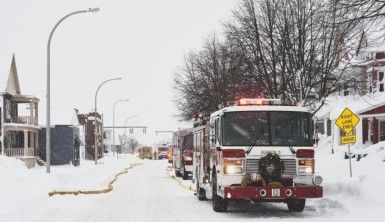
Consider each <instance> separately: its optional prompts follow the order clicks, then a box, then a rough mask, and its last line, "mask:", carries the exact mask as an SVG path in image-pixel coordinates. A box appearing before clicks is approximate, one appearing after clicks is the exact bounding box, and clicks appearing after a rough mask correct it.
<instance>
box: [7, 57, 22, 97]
mask: <svg viewBox="0 0 385 222" xmlns="http://www.w3.org/2000/svg"><path fill="white" fill-rule="evenodd" d="M5 92H7V93H9V94H11V95H20V93H21V92H20V84H19V77H18V75H17V69H16V61H15V54H13V56H12V63H11V68H10V69H9V76H8V81H7V88H6V89H5Z"/></svg>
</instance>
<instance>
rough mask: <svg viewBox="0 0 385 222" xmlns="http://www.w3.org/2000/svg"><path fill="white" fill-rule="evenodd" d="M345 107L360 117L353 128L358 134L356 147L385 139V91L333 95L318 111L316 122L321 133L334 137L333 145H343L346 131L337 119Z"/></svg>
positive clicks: (335, 146)
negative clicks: (339, 125) (338, 124)
mask: <svg viewBox="0 0 385 222" xmlns="http://www.w3.org/2000/svg"><path fill="white" fill-rule="evenodd" d="M345 107H347V108H349V109H350V110H351V111H352V112H354V113H355V114H356V115H357V116H358V117H359V118H360V121H359V122H358V124H357V126H356V127H355V130H354V131H353V133H354V134H355V135H356V138H357V142H356V143H355V144H354V146H355V147H356V148H358V149H360V148H365V147H367V146H370V145H373V144H376V143H378V142H381V141H385V93H376V94H367V95H364V96H359V95H350V96H330V97H329V98H327V102H326V104H325V105H324V106H323V107H322V108H321V109H320V111H319V112H317V113H316V114H315V122H316V126H317V127H316V128H317V131H318V133H320V134H324V135H326V136H330V137H331V149H333V148H334V149H335V148H338V147H339V146H341V145H343V144H342V143H341V137H342V136H344V132H342V130H340V128H338V126H337V125H336V124H335V122H336V120H337V118H338V117H339V115H340V114H341V112H342V111H343V109H345Z"/></svg>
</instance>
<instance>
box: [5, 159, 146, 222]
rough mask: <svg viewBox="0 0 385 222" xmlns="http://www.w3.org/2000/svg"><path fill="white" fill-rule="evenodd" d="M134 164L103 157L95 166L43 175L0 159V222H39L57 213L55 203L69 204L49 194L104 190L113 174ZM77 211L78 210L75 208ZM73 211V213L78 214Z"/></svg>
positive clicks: (65, 168) (56, 169)
mask: <svg viewBox="0 0 385 222" xmlns="http://www.w3.org/2000/svg"><path fill="white" fill-rule="evenodd" d="M134 162H139V160H138V159H137V158H136V157H135V156H133V155H120V156H119V159H116V158H114V157H112V156H106V157H105V158H103V159H101V160H100V161H99V164H98V165H95V164H94V162H93V161H82V162H81V165H80V166H79V167H74V166H72V165H64V166H52V167H51V174H46V173H45V167H40V166H38V167H35V168H32V169H27V168H26V167H25V165H24V163H22V162H21V161H20V160H17V159H15V158H10V157H5V156H0V177H1V183H0V190H1V192H0V221H23V220H25V219H27V218H28V221H41V220H42V219H43V218H45V217H46V216H47V215H45V214H46V213H45V212H57V210H59V209H60V206H57V205H55V203H56V202H57V201H56V200H55V199H66V198H67V199H68V200H64V202H63V200H62V201H61V202H60V203H61V204H63V203H65V204H66V205H67V204H68V205H71V204H72V203H71V198H68V197H65V196H57V197H56V196H54V197H49V196H48V192H49V191H53V190H86V189H102V188H105V187H106V185H107V183H108V181H109V180H111V179H112V177H113V175H114V174H116V173H118V172H119V171H121V170H122V169H123V168H125V167H127V166H128V165H129V164H130V163H134ZM72 198H74V197H73V196H72ZM76 198H80V199H83V200H84V201H85V203H86V202H87V199H90V196H84V195H79V196H78V197H76ZM92 198H94V197H91V199H92ZM86 205H87V204H85V205H84V206H86ZM79 207H82V206H77V207H76V208H79ZM56 208H57V209H56ZM76 208H74V210H79V209H76Z"/></svg>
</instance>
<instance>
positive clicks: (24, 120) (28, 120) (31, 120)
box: [12, 116, 37, 126]
mask: <svg viewBox="0 0 385 222" xmlns="http://www.w3.org/2000/svg"><path fill="white" fill-rule="evenodd" d="M12 123H20V124H30V125H35V126H37V119H36V118H35V117H33V116H16V117H14V118H12Z"/></svg>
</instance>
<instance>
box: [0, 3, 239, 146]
mask: <svg viewBox="0 0 385 222" xmlns="http://www.w3.org/2000/svg"><path fill="white" fill-rule="evenodd" d="M235 5H236V0H189V1H187V0H163V1H160V0H146V1H139V0H137V1H129V0H108V1H100V0H98V1H96V0H94V1H91V0H83V1H80V0H65V1H63V0H33V1H30V0H29V1H28V0H0V28H1V30H0V91H4V90H5V85H6V80H7V77H8V72H9V67H10V63H11V57H12V53H15V55H16V64H17V68H18V73H19V80H20V84H21V90H22V93H23V94H30V95H35V96H37V97H39V98H40V99H41V101H40V108H39V124H41V125H45V115H46V114H45V113H46V112H45V109H46V101H45V94H46V87H45V84H46V44H47V43H46V42H47V39H48V35H49V32H50V30H51V29H52V27H53V25H54V24H55V23H56V22H57V21H58V20H59V19H60V18H61V17H63V16H64V15H66V14H67V13H69V12H72V11H76V10H82V9H86V8H89V7H100V8H101V11H100V12H99V13H97V14H93V13H90V14H80V15H75V16H73V17H71V18H69V19H67V20H66V21H64V22H63V23H62V24H61V25H60V26H59V28H58V29H57V30H56V32H55V34H54V38H53V40H52V48H51V67H52V68H51V80H52V84H51V107H52V111H51V119H52V122H53V123H55V124H57V123H61V124H70V123H71V120H72V116H73V108H74V107H76V108H78V109H79V110H80V112H89V111H91V109H92V107H93V106H94V105H93V104H94V94H95V90H96V88H97V85H98V84H99V83H101V82H102V81H104V80H105V79H108V78H112V77H117V76H121V77H123V80H121V81H115V82H110V83H108V85H105V86H104V87H103V88H102V89H101V90H100V92H99V96H98V110H99V111H101V112H103V114H104V121H105V125H112V105H113V103H114V101H116V100H119V99H125V98H129V99H130V102H129V103H120V105H118V108H117V117H116V120H117V121H116V123H117V125H123V123H124V121H125V119H126V118H127V117H128V116H131V115H138V116H139V118H137V119H136V120H135V121H133V123H136V124H139V125H147V126H149V130H148V132H147V135H145V136H140V137H141V138H142V139H141V141H140V142H147V143H152V142H156V141H158V140H162V139H167V138H169V137H170V135H162V136H159V135H158V136H155V133H154V131H155V130H175V129H177V128H178V127H189V124H186V123H180V122H178V120H177V119H176V118H174V117H173V115H174V114H176V113H177V109H176V106H175V104H174V103H173V98H174V95H175V92H174V90H173V89H172V76H173V75H172V74H173V72H174V71H175V70H176V69H177V67H178V66H179V65H181V64H182V61H183V55H184V53H185V52H187V51H188V50H190V49H194V48H199V47H200V45H201V43H202V41H203V39H204V38H205V37H207V36H208V35H209V34H210V33H212V32H213V31H214V30H215V31H217V32H220V30H221V21H225V20H226V19H228V18H229V17H230V16H231V10H232V9H233V8H234V7H235Z"/></svg>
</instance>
